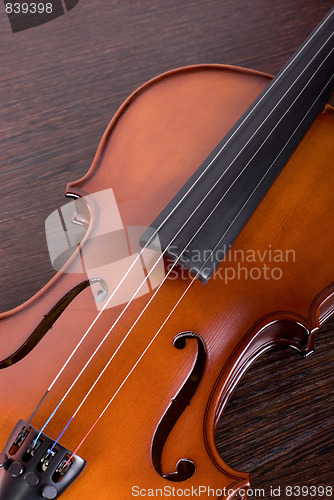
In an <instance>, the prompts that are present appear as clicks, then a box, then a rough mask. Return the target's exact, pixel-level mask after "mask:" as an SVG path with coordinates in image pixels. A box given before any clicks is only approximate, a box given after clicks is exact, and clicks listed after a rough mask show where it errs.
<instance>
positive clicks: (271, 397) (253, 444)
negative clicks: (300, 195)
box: [0, 0, 334, 498]
mask: <svg viewBox="0 0 334 500" xmlns="http://www.w3.org/2000/svg"><path fill="white" fill-rule="evenodd" d="M331 6H332V2H330V1H325V0H321V1H317V2H315V1H314V0H305V1H299V0H296V1H293V2H288V1H286V0H284V1H278V0H274V1H271V2H268V1H265V0H261V1H260V0H255V1H253V2H252V3H250V2H247V1H239V0H238V1H232V0H228V1H224V2H222V1H221V0H219V1H215V0H212V1H206V2H203V1H201V0H186V1H184V2H182V3H180V2H177V1H176V0H167V1H161V2H155V3H154V2H151V1H147V0H143V1H135V2H130V1H127V0H124V1H122V2H114V1H111V2H102V1H101V0H96V1H95V2H94V3H93V2H87V1H86V2H85V1H84V0H81V2H80V3H79V4H78V6H77V7H76V8H75V9H73V11H72V12H71V13H69V14H67V15H65V16H63V17H61V18H59V19H57V20H55V21H52V22H51V23H49V24H46V25H43V26H40V27H38V28H34V29H31V30H28V31H27V32H22V33H17V34H13V33H11V31H10V27H9V23H8V20H7V19H6V16H5V12H4V9H3V5H2V6H1V7H2V8H1V10H0V32H1V34H0V42H1V49H0V54H1V70H2V71H1V76H0V104H1V106H0V109H1V121H0V141H1V163H0V169H1V170H0V190H1V220H2V222H1V244H0V252H1V254H0V262H1V288H0V290H1V299H0V307H1V310H2V311H5V310H8V309H10V308H13V307H14V306H16V305H18V304H20V303H22V302H23V301H24V300H26V299H28V298H29V297H30V296H31V295H32V294H33V293H35V292H36V291H37V290H39V289H40V288H41V286H42V285H44V284H45V283H46V282H47V281H48V280H49V279H50V277H51V276H52V275H53V271H52V269H51V266H50V264H49V259H48V255H47V248H46V243H45V236H44V221H45V219H46V217H47V216H48V215H49V214H50V213H51V212H52V211H53V210H55V209H56V208H57V207H58V206H59V205H61V204H62V203H63V202H64V198H63V193H64V190H65V186H66V184H67V182H69V181H75V180H76V179H78V178H80V177H81V176H82V175H83V174H84V173H85V172H86V171H87V170H88V168H89V166H90V164H91V161H92V158H93V155H94V152H95V150H96V148H97V145H98V143H99V140H100V138H101V136H102V133H103V131H104V130H105V128H106V125H107V123H108V122H109V120H110V118H111V117H112V115H113V114H114V112H115V111H116V109H117V108H118V107H119V105H120V104H121V103H122V102H123V100H124V99H125V98H126V97H127V96H128V94H129V93H130V92H131V91H133V90H134V89H135V88H137V87H138V86H139V85H140V84H142V83H143V82H145V81H146V80H148V79H149V78H151V77H153V76H155V75H156V74H159V73H162V72H164V71H166V70H169V69H172V68H174V67H178V66H184V65H187V64H194V63H207V62H217V63H227V64H235V65H239V66H245V67H250V68H253V69H258V70H262V71H266V72H268V73H273V74H274V73H276V72H277V71H278V70H279V69H280V67H281V66H282V65H283V64H284V62H285V61H286V60H287V59H288V58H289V56H291V55H292V53H293V52H294V50H296V49H297V47H298V46H299V45H300V43H301V42H302V41H303V39H304V38H305V37H306V36H307V34H308V33H309V32H310V31H311V30H312V29H313V28H314V27H315V25H316V24H317V23H318V22H319V21H320V19H321V18H322V17H323V15H324V14H325V13H326V12H327V10H328V9H329V8H330V7H331ZM310 272H316V270H312V271H310ZM316 347H317V353H316V354H315V355H313V356H311V357H310V358H309V359H307V360H304V361H300V359H299V358H298V356H297V355H296V354H293V353H292V354H288V353H287V352H280V353H275V354H268V355H266V356H264V357H263V358H261V359H260V360H259V361H258V362H257V363H256V365H254V366H253V367H252V368H251V370H250V371H249V372H248V374H247V375H246V376H245V377H244V379H243V380H242V382H241V384H240V386H239V388H238V389H237V392H236V394H235V397H234V398H233V399H232V400H231V402H230V404H229V407H228V410H227V412H226V414H225V416H224V418H223V421H222V423H221V425H220V428H219V432H218V436H217V442H218V444H219V450H220V451H221V453H222V455H223V457H224V459H225V460H226V461H227V463H229V464H230V465H232V466H233V467H235V468H238V469H240V470H247V471H251V472H252V477H253V485H254V487H258V488H260V487H261V488H265V489H266V496H265V498H270V496H269V488H270V486H271V485H273V486H279V485H281V486H282V487H284V486H286V485H288V484H291V485H309V486H311V485H315V486H317V485H323V484H332V485H333V486H334V484H333V476H334V471H333V459H334V419H333V416H332V406H333V397H334V394H333V387H334V371H333V361H332V359H333V352H334V340H333V330H331V329H327V330H326V331H324V332H323V333H322V334H321V335H319V339H318V341H317V345H316ZM225 443H228V444H225ZM231 443H232V444H231ZM281 497H282V498H285V495H284V494H282V496H281Z"/></svg>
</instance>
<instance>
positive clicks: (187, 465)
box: [151, 332, 206, 482]
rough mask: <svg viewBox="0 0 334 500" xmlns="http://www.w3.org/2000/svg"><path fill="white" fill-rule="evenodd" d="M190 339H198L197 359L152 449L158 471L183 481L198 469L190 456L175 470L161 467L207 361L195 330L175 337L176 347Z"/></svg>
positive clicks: (178, 463) (179, 347)
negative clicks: (169, 442)
mask: <svg viewBox="0 0 334 500" xmlns="http://www.w3.org/2000/svg"><path fill="white" fill-rule="evenodd" d="M188 339H195V340H196V341H197V357H196V361H195V363H194V366H193V369H192V371H191V373H190V374H189V377H188V379H187V380H186V382H185V383H184V385H183V386H182V388H181V390H180V392H179V393H178V394H177V396H176V397H175V398H174V399H172V401H171V404H170V406H169V408H168V410H167V411H166V413H165V415H164V416H163V418H162V419H161V421H160V423H159V425H158V428H157V430H156V432H155V435H154V438H153V443H152V450H151V456H152V462H153V465H154V468H155V470H156V471H157V473H158V474H159V475H160V476H161V477H163V478H164V479H167V480H168V481H174V482H181V481H186V480H187V479H190V478H191V477H192V476H193V474H194V472H195V470H196V465H195V463H194V462H193V461H192V460H190V459H189V458H182V459H181V460H179V461H178V462H177V464H176V471H175V472H171V473H167V474H163V472H162V468H161V456H162V451H163V448H164V446H165V443H166V441H167V439H168V436H169V434H170V433H171V431H172V429H173V427H174V425H175V424H176V422H177V421H178V419H179V418H180V416H181V415H182V413H183V412H184V410H185V409H186V407H187V406H188V405H189V404H190V401H191V399H192V397H193V395H194V394H195V392H196V390H197V388H198V386H199V383H200V381H201V379H202V376H203V371H204V366H205V361H206V351H205V346H204V343H203V340H202V339H201V338H200V336H199V335H197V334H196V333H194V332H182V333H179V334H178V335H177V336H176V337H175V338H174V341H173V344H174V347H176V349H184V348H185V346H186V345H187V341H188Z"/></svg>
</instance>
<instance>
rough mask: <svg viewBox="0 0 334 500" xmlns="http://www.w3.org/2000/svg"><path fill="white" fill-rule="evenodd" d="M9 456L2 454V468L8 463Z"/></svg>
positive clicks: (0, 459) (0, 461) (0, 456)
mask: <svg viewBox="0 0 334 500" xmlns="http://www.w3.org/2000/svg"><path fill="white" fill-rule="evenodd" d="M7 460H8V458H7V455H6V453H0V467H4V466H5V465H6V463H7Z"/></svg>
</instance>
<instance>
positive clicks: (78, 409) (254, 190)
mask: <svg viewBox="0 0 334 500" xmlns="http://www.w3.org/2000/svg"><path fill="white" fill-rule="evenodd" d="M333 50H334V49H333ZM333 50H332V51H333ZM332 51H331V52H332ZM333 78H334V75H333V76H332V77H331V78H330V80H329V81H328V82H327V84H326V86H325V87H324V88H323V89H322V91H321V93H320V94H319V95H318V97H317V98H316V99H315V101H314V102H313V104H312V106H311V107H310V108H309V109H308V111H307V113H306V114H305V115H304V117H303V119H302V120H301V121H300V122H299V124H298V126H297V127H296V128H295V130H294V131H293V133H292V134H291V136H290V137H289V139H288V141H287V142H286V143H285V145H284V146H283V148H282V149H281V151H280V152H279V153H278V155H277V156H276V158H275V159H274V160H273V162H272V163H271V165H270V167H269V168H268V169H267V170H266V172H265V174H264V175H263V177H262V178H261V179H260V181H259V182H258V184H257V185H256V186H255V188H254V189H253V191H252V192H251V194H250V195H249V197H248V198H247V200H246V201H245V203H244V204H243V206H242V207H241V209H240V210H239V212H238V213H237V215H236V216H235V217H234V219H233V221H232V222H231V223H230V224H229V226H228V228H227V229H226V231H225V232H224V234H223V235H222V236H221V238H220V239H219V241H218V243H217V244H216V246H215V247H214V249H213V250H212V251H211V252H210V254H209V256H208V257H207V259H206V260H205V262H204V263H203V265H202V266H201V268H200V270H199V271H198V272H197V274H196V275H195V276H194V277H193V278H192V280H191V282H190V284H189V285H188V286H187V288H186V290H185V291H184V292H183V293H182V295H181V297H180V299H179V300H178V301H177V303H176V304H175V306H174V307H173V309H172V310H171V312H170V313H169V314H168V316H167V318H166V319H165V320H164V322H163V323H162V325H161V326H160V328H159V330H158V331H157V332H156V334H155V335H154V337H153V338H152V339H151V341H150V343H149V344H148V345H147V347H146V348H145V350H144V351H143V353H142V354H141V356H140V357H139V358H138V360H137V361H136V363H135V365H134V366H133V367H132V369H131V370H130V372H129V373H128V374H127V376H126V377H125V379H124V380H123V382H122V383H121V385H120V386H119V387H118V389H117V391H116V392H115V393H114V395H113V396H112V398H111V399H110V401H109V402H108V404H107V405H106V407H105V408H104V410H103V411H102V413H101V414H100V416H99V417H98V419H97V420H96V421H95V423H94V424H93V427H92V428H91V429H90V431H89V432H88V434H87V435H86V436H85V437H84V439H83V440H82V441H81V443H80V444H79V446H78V447H77V448H76V450H75V451H74V452H73V455H75V454H76V452H77V450H78V449H79V447H80V446H81V444H83V442H84V441H85V439H86V438H87V437H88V435H89V434H90V432H91V431H92V430H93V428H94V427H95V425H96V424H97V422H98V421H99V420H100V419H101V418H102V416H103V415H104V413H105V412H106V411H107V409H108V408H109V406H110V405H111V403H112V402H113V401H114V399H115V398H116V396H117V394H118V393H119V392H120V390H121V389H122V387H123V386H124V384H125V383H126V381H127V380H128V379H129V377H130V376H131V374H132V373H133V371H134V370H135V368H136V367H137V366H138V364H139V363H140V361H141V360H142V359H143V357H144V355H145V354H146V353H147V351H148V350H149V348H150V347H151V345H152V344H153V342H154V341H155V339H156V338H157V336H158V335H159V333H160V332H161V330H162V329H163V327H164V326H165V324H166V323H167V321H168V320H169V318H170V317H171V316H172V314H173V313H174V311H175V309H176V308H177V306H178V305H179V304H180V302H181V301H182V299H183V298H184V297H185V295H186V294H187V292H188V291H189V289H190V287H191V286H192V285H193V283H194V282H195V280H196V279H197V277H198V276H199V275H200V273H201V271H202V269H203V268H204V267H205V266H206V264H207V262H208V261H209V260H210V258H211V256H212V255H213V253H214V252H215V250H216V249H217V247H218V246H219V244H220V242H221V241H222V239H223V238H224V237H225V236H226V234H227V232H228V231H229V230H230V228H231V227H232V226H233V224H234V223H235V221H236V220H237V218H238V217H239V215H240V214H241V213H242V211H243V210H244V208H245V207H246V206H247V204H248V203H249V201H250V200H251V199H252V197H253V195H254V193H255V192H256V191H257V189H258V188H259V186H260V185H261V184H262V183H263V181H264V180H265V178H266V177H267V175H268V174H269V172H270V170H271V169H272V168H273V166H274V165H275V163H276V161H277V160H278V158H279V157H280V156H281V154H282V153H283V151H284V150H285V148H286V147H287V145H288V144H289V142H290V141H291V139H292V138H293V137H294V135H295V134H296V133H297V131H298V130H299V128H300V126H301V125H302V123H303V122H304V120H305V119H306V118H307V116H308V114H309V113H310V111H311V110H312V108H313V107H314V105H315V104H316V102H317V101H318V100H319V99H320V97H321V95H322V94H323V92H324V91H325V89H326V88H327V87H328V85H329V84H330V82H331V81H332V80H333ZM291 106H292V104H291ZM250 161H251V160H250ZM220 202H221V200H220V201H219V202H218V203H217V205H216V206H215V208H214V209H213V210H212V211H211V213H210V214H209V216H208V217H207V219H206V221H204V222H203V224H202V226H201V227H203V225H204V224H205V223H206V222H207V220H208V219H209V218H210V217H211V215H212V214H213V212H214V211H215V210H216V208H217V207H218V206H219V203H220ZM190 243H191V242H189V243H188V244H187V246H186V247H185V249H184V250H183V252H182V253H181V255H180V256H179V257H178V259H180V258H181V256H182V254H183V253H184V252H185V251H186V249H187V247H188V246H189V244H190ZM176 263H177V261H176V262H175V263H174V265H175V264H176ZM161 285H162V284H161ZM161 285H160V287H159V289H160V288H161ZM159 289H158V290H157V291H156V293H157V292H158V291H159ZM155 295H156V294H155ZM153 298H154V297H152V298H151V301H152V300H153ZM148 305H149V303H148V304H147V305H146V307H145V309H144V310H143V311H142V312H141V314H140V315H139V317H138V318H137V320H136V321H135V323H134V324H133V325H132V327H131V328H130V330H129V331H128V333H127V335H126V338H127V337H128V336H129V334H130V333H131V331H132V330H133V328H134V326H135V325H136V324H137V322H138V320H139V319H140V317H141V316H142V314H143V313H144V312H145V310H146V309H147V307H148ZM119 349H120V346H119V348H118V349H117V350H116V351H115V352H114V353H113V355H112V356H111V358H110V359H109V361H108V362H107V364H106V365H105V367H104V368H103V370H102V371H101V373H100V374H99V376H98V377H97V378H96V380H95V382H94V383H93V385H92V386H91V388H90V389H89V391H88V392H87V394H86V395H85V397H84V398H83V399H82V401H81V402H80V404H79V406H78V407H77V408H76V410H75V412H74V414H73V415H72V417H71V418H70V420H69V421H68V423H67V425H66V426H65V428H64V429H63V431H62V433H61V434H60V435H59V437H58V438H57V440H56V441H55V443H54V445H53V447H54V446H56V444H57V443H58V442H59V440H60V439H61V437H62V436H63V434H64V433H65V431H66V430H67V429H68V427H69V425H70V424H71V422H72V421H73V420H74V418H75V417H76V415H77V414H78V412H79V411H80V409H81V408H82V406H83V405H84V403H85V402H86V400H87V399H88V397H89V395H90V394H91V392H92V391H93V389H94V388H95V386H96V385H97V383H98V382H99V380H100V379H101V377H102V376H103V374H104V373H105V371H106V370H107V368H108V367H109V365H110V363H111V361H112V360H113V359H114V358H115V355H116V354H117V352H118V351H119ZM53 447H52V449H53ZM73 455H72V457H73Z"/></svg>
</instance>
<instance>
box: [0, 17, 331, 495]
mask: <svg viewBox="0 0 334 500" xmlns="http://www.w3.org/2000/svg"><path fill="white" fill-rule="evenodd" d="M333 32H334V10H333V9H332V10H331V11H330V12H329V13H328V15H327V16H326V17H325V18H324V19H323V21H322V22H321V23H320V24H319V26H318V27H317V28H316V29H315V30H314V31H313V32H312V33H311V35H310V36H309V37H308V39H307V40H306V41H305V42H304V44H303V45H302V46H301V47H300V49H299V50H298V51H297V52H296V54H295V55H294V56H293V57H292V58H291V59H290V61H289V62H288V63H287V64H286V65H285V66H284V67H283V68H282V70H281V71H280V72H279V73H278V75H276V77H275V78H274V79H271V77H270V76H268V75H265V74H262V73H259V72H256V71H251V70H245V69H242V68H235V67H229V66H221V65H206V66H192V67H187V68H181V69H178V70H174V71H171V72H168V73H166V74H163V75H161V76H158V77H156V78H154V79H153V80H151V81H150V82H148V83H146V84H145V85H143V86H142V87H141V88H139V89H138V90H137V91H136V92H135V93H134V94H132V95H131V96H130V97H129V98H128V99H127V101H126V102H125V103H124V104H123V105H122V106H121V108H120V109H119V111H118V112H117V114H116V115H115V117H114V118H113V120H112V121H111V123H110V125H109V127H108V128H107V130H106V132H105V134H104V136H103V138H102V142H101V144H100V146H99V148H98V151H97V154H96V157H95V159H94V162H93V164H92V166H91V168H90V170H89V172H88V173H87V174H86V175H85V176H84V177H83V178H82V179H80V180H78V181H76V182H73V183H70V184H69V185H68V186H67V190H66V194H67V195H68V196H70V197H72V198H75V199H76V201H75V202H70V204H69V205H66V206H65V207H62V208H60V209H59V210H58V211H57V212H56V213H54V214H52V215H51V216H50V218H49V219H48V220H47V221H46V233H47V237H48V243H49V248H50V256H51V259H52V262H53V265H54V266H55V268H57V269H59V272H58V273H57V274H56V275H55V277H54V278H53V279H52V280H51V281H50V282H49V283H48V284H47V285H46V286H45V287H44V288H43V289H42V290H41V291H40V292H39V293H37V294H36V295H35V296H34V297H32V298H31V299H30V300H29V301H27V302H26V303H25V304H23V305H21V306H20V307H18V308H16V309H14V310H12V311H9V312H7V313H5V314H2V315H1V322H0V334H1V338H2V343H1V353H0V358H1V360H0V368H1V370H0V394H1V397H0V401H1V403H0V404H1V418H0V422H1V424H0V425H1V427H0V433H1V440H2V443H1V449H2V450H3V452H2V453H1V454H0V500H8V499H9V498H11V499H13V500H38V499H43V498H46V499H53V498H58V497H59V496H60V495H61V494H62V493H63V492H64V496H63V498H64V499H65V498H68V499H71V500H88V499H91V498H97V499H99V500H110V499H111V498H113V499H114V498H115V499H120V500H128V499H131V498H133V497H136V496H143V495H144V494H146V496H148V495H149V494H150V493H149V491H151V492H153V493H154V495H152V494H151V495H150V496H158V495H160V496H168V492H171V491H172V490H173V488H175V490H174V491H179V496H180V494H181V493H182V494H183V495H184V496H195V494H196V493H194V492H197V494H198V493H200V494H201V495H200V496H201V497H202V498H217V499H218V498H224V499H231V498H245V497H246V490H247V487H248V486H249V476H248V474H246V473H242V472H238V471H235V470H232V469H231V468H230V467H228V466H227V465H226V464H225V463H224V462H223V460H222V458H221V457H220V456H219V454H218V452H217V449H216V446H215V442H214V433H215V428H216V425H217V422H218V420H219V418H220V416H221V415H222V412H223V411H224V407H225V406H226V403H227V401H228V399H229V397H230V396H231V394H232V392H233V390H234V389H235V387H236V385H237V383H238V381H239V380H240V378H241V376H242V375H243V373H244V372H245V370H246V369H247V368H248V367H249V366H250V364H251V363H252V362H253V361H254V360H255V359H256V358H257V357H258V356H259V355H260V354H261V353H263V352H265V351H267V350H268V349H270V348H271V347H273V346H280V345H284V346H286V345H288V346H291V347H293V348H294V349H297V350H298V351H299V352H300V353H301V354H302V355H303V356H307V355H308V354H310V353H311V352H312V351H313V339H314V336H315V334H316V332H317V330H318V329H319V327H320V326H321V325H322V324H323V323H324V322H325V321H326V320H328V318H329V317H330V316H331V315H332V314H333V312H334V263H333V259H332V258H331V255H332V249H333V247H334V231H333V219H332V215H331V214H332V208H333V192H334V170H333V165H334V142H333V135H334V109H333V107H332V106H331V105H330V104H328V103H329V100H330V96H331V94H332V92H333V90H334V76H333V73H334V71H333V69H334V55H333V52H334V41H333V39H334V35H333ZM51 226H52V227H53V228H56V229H57V228H58V230H59V232H58V233H55V234H56V236H54V235H53V236H52V235H50V231H51V230H50V227H51ZM51 232H52V231H51ZM311 271H312V272H311ZM85 465H86V467H85ZM79 476H80V477H79ZM205 488H206V489H205ZM208 488H210V489H211V490H210V492H209V490H208ZM66 490H67V491H66ZM212 491H214V494H212ZM159 492H162V493H159Z"/></svg>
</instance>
